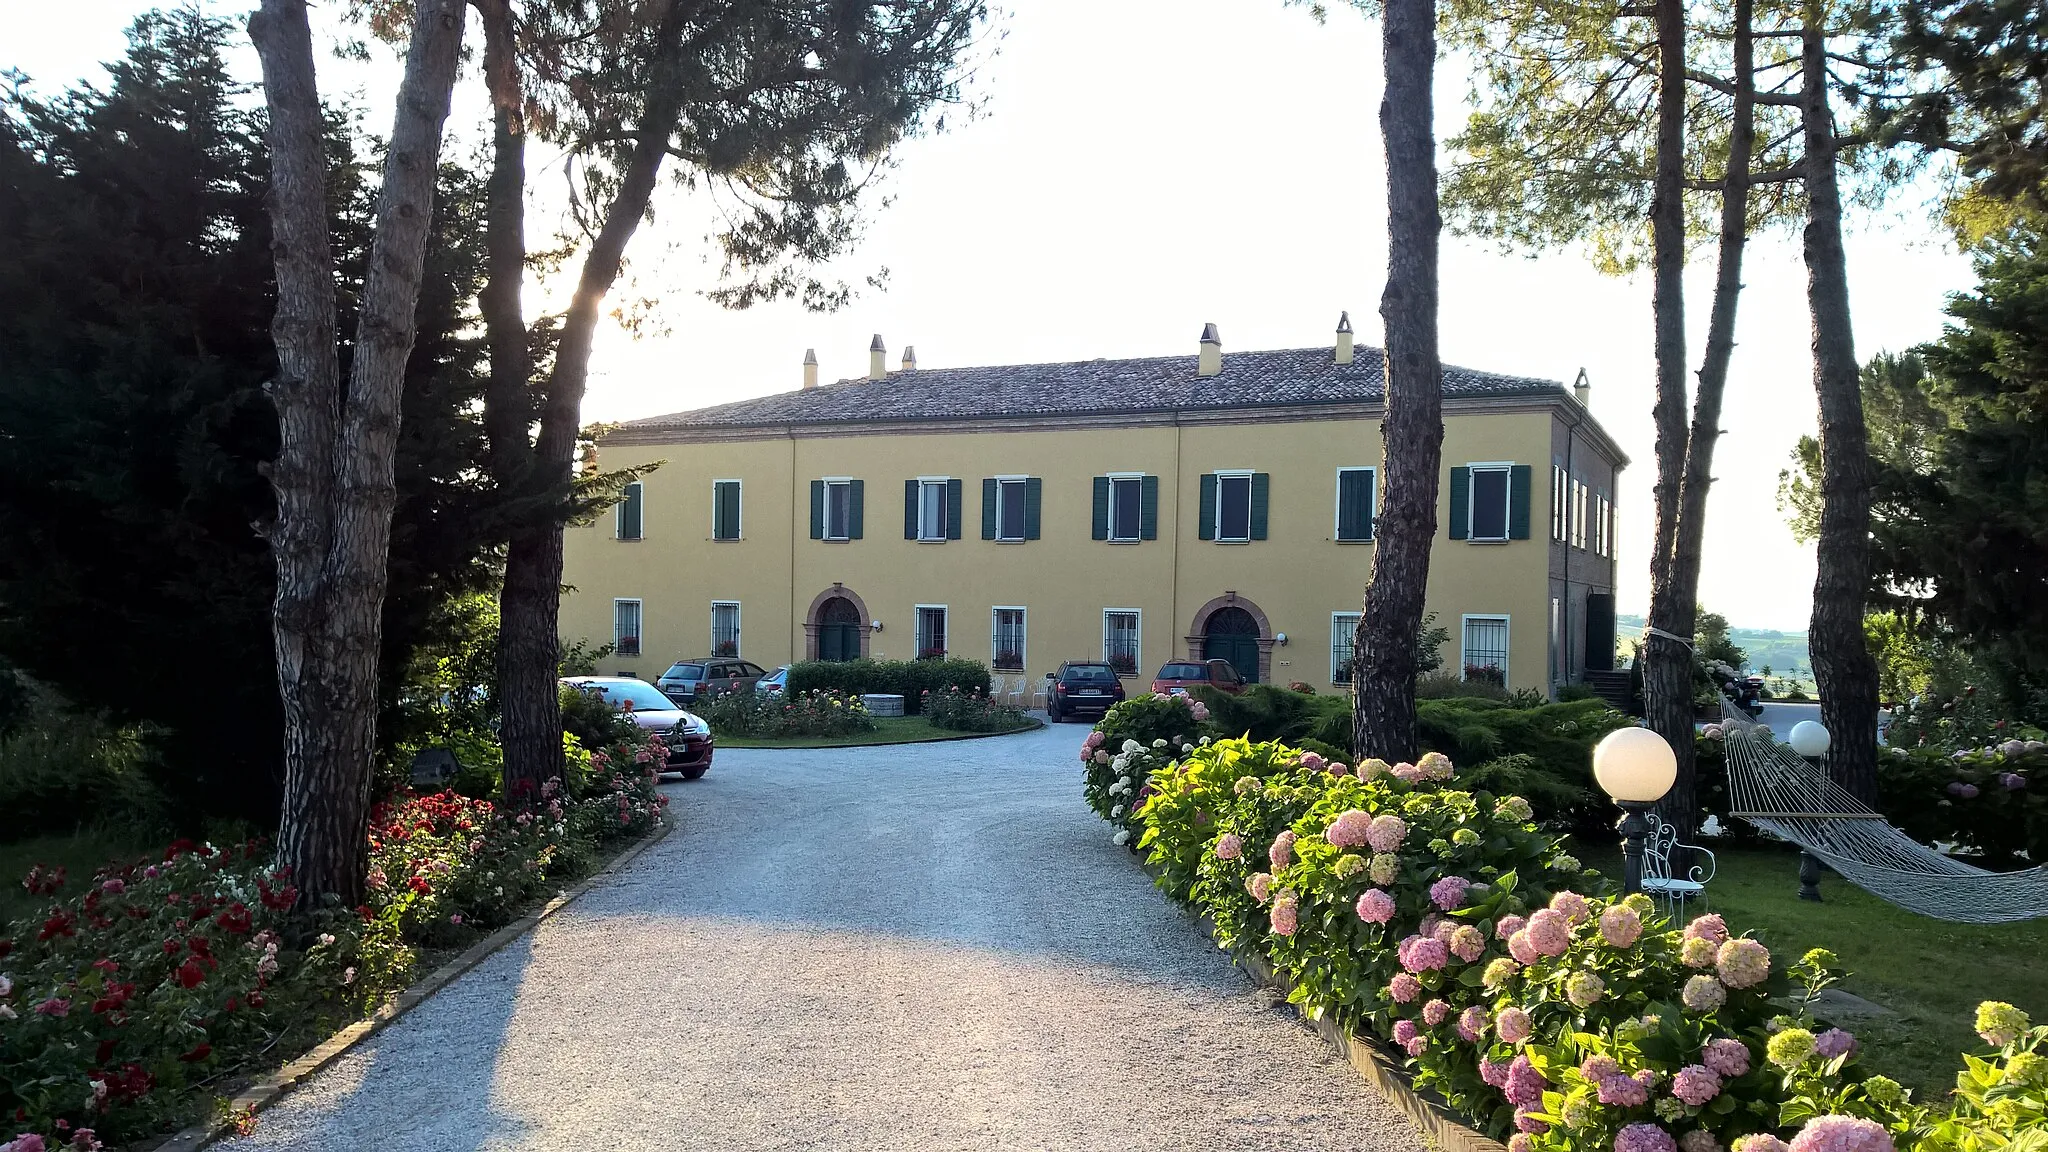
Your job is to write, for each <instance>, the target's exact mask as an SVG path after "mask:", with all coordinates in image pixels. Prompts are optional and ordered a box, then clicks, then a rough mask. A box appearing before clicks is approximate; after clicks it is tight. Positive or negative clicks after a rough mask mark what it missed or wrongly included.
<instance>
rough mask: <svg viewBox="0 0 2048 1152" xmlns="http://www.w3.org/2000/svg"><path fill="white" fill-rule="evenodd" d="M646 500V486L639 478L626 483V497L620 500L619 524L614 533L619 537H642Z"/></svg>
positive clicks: (626, 538)
mask: <svg viewBox="0 0 2048 1152" xmlns="http://www.w3.org/2000/svg"><path fill="white" fill-rule="evenodd" d="M644 500H645V496H644V487H643V485H641V483H640V482H639V481H638V480H635V481H633V482H632V483H631V484H628V485H626V491H625V498H624V499H622V500H620V501H619V516H618V526H617V529H616V531H615V533H614V534H615V535H616V536H617V537H618V538H619V539H621V540H638V539H640V538H641V537H642V535H643V534H642V532H641V518H642V515H643V502H644Z"/></svg>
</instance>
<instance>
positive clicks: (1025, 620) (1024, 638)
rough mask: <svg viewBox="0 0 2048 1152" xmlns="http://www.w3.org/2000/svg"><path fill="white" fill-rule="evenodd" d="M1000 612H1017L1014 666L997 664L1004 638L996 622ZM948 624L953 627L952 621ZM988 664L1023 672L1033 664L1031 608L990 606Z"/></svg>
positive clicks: (997, 668)
mask: <svg viewBox="0 0 2048 1152" xmlns="http://www.w3.org/2000/svg"><path fill="white" fill-rule="evenodd" d="M998 612H1015V613H1016V614H1017V665H1016V667H1014V668H1004V667H999V666H998V665H997V664H996V653H997V652H999V651H1001V649H1000V648H999V647H998V643H999V642H1000V641H1001V639H1002V630H1001V629H1000V628H999V627H998V626H997V623H996V614H997V613H998ZM947 626H948V627H951V623H950V622H948V625H947ZM988 666H989V667H990V668H992V669H995V670H997V671H1001V672H1022V671H1023V670H1024V669H1026V668H1029V667H1030V666H1031V610H1030V609H1029V608H1027V607H1025V606H1024V605H1022V604H997V605H994V606H992V607H990V608H989V610H988Z"/></svg>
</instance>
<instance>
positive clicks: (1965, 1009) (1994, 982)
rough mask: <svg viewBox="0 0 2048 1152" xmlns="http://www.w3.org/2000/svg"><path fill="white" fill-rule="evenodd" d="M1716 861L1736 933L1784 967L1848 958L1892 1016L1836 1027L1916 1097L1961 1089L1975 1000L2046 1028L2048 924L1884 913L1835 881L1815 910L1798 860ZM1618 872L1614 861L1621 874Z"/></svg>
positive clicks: (1734, 857)
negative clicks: (1811, 957)
mask: <svg viewBox="0 0 2048 1152" xmlns="http://www.w3.org/2000/svg"><path fill="white" fill-rule="evenodd" d="M1716 852H1717V855H1718V856H1719V864H1720V871H1719V872H1718V873H1717V874H1716V875H1715V876H1714V880H1713V883H1712V884H1710V885H1709V886H1708V894H1709V896H1710V897H1711V898H1712V910H1713V911H1715V912H1719V913H1720V914H1721V915H1723V916H1725V917H1726V918H1727V920H1728V926H1729V927H1730V928H1731V929H1733V930H1734V931H1736V932H1743V931H1748V930H1754V931H1755V934H1756V935H1757V936H1758V937H1760V938H1761V939H1762V940H1763V941H1764V942H1765V943H1767V944H1769V945H1770V947H1771V951H1772V953H1773V954H1774V955H1776V956H1778V957H1780V958H1783V959H1790V958H1793V957H1797V956H1799V955H1801V954H1803V953H1804V952H1805V951H1806V950H1807V949H1809V948H1827V949H1829V950H1831V951H1833V952H1834V953H1835V955H1837V956H1839V957H1841V961H1842V967H1843V968H1844V969H1846V970H1847V971H1848V972H1849V973H1850V975H1849V977H1848V978H1847V979H1845V980H1844V981H1843V982H1842V984H1841V987H1842V988H1843V990H1845V991H1848V992H1851V993H1854V994H1855V995H1857V996H1861V997H1863V998H1864V999H1866V1000H1871V1001H1875V1002H1876V1003H1878V1004H1881V1005H1883V1006H1885V1007H1887V1008H1890V1009H1891V1010H1892V1011H1893V1012H1896V1013H1897V1015H1896V1016H1878V1017H1858V1018H1856V1019H1854V1020H1850V1019H1844V1020H1841V1021H1839V1023H1840V1024H1841V1025H1842V1026H1843V1027H1845V1028H1847V1029H1849V1030H1850V1031H1852V1032H1854V1033H1856V1035H1857V1036H1858V1038H1860V1039H1861V1040H1862V1041H1863V1043H1864V1048H1863V1051H1864V1059H1865V1060H1866V1061H1867V1062H1868V1064H1869V1065H1870V1066H1871V1067H1872V1068H1874V1069H1875V1070H1877V1071H1879V1072H1883V1073H1885V1074H1886V1075H1889V1076H1891V1077H1893V1078H1895V1079H1897V1080H1899V1081H1900V1082H1902V1083H1904V1084H1906V1085H1907V1086H1909V1087H1912V1088H1914V1089H1916V1090H1917V1094H1918V1095H1919V1097H1920V1098H1921V1099H1923V1100H1932V1099H1936V1098H1938V1097H1940V1096H1943V1095H1945V1094H1946V1093H1947V1092H1948V1091H1949V1089H1951V1088H1953V1087H1955V1074H1956V1072H1957V1070H1958V1069H1959V1068H1960V1067H1961V1066H1962V1059H1961V1057H1960V1055H1959V1053H1961V1052H1964V1051H1978V1050H1980V1049H1982V1048H1983V1042H1982V1041H1981V1040H1979V1039H1978V1038H1977V1036H1976V1034H1975V1033H1973V1032H1972V1031H1971V1030H1970V1024H1971V1021H1972V1019H1973V1018H1974V1016H1975V1014H1976V1011H1977V1004H1978V1002H1979V1001H1982V1000H2004V1001H2008V1002H2010V1003H2012V1004H2016V1005H2018V1006H2019V1007H2020V1008H2022V1009H2025V1010H2026V1011H2027V1012H2028V1013H2030V1014H2031V1015H2032V1016H2033V1017H2034V1019H2035V1020H2037V1021H2039V1020H2048V959H2044V958H2048V919H2044V920H2032V921H2023V922H2021V923H2017V924H1952V923H1948V922H1946V921H1941V920H1933V919H1929V918H1928V917H1925V916H1919V915H1916V914H1914V913H1911V912H1907V911H1905V910H1904V909H1902V908H1898V907H1895V906H1893V905H1891V904H1887V903H1885V902H1884V901H1882V900H1880V899H1878V898H1877V897H1875V896H1872V895H1870V894H1869V893H1867V892H1864V891H1862V890H1861V889H1859V888H1856V887H1854V886H1852V885H1850V884H1849V883H1848V882H1847V881H1845V880H1843V879H1842V878H1841V877H1839V876H1836V875H1834V874H1833V873H1828V874H1827V875H1826V876H1825V877H1824V878H1823V879H1822V881H1821V886H1820V887H1821V897H1822V902H1821V903H1819V904H1814V903H1811V902H1808V901H1803V900H1800V899H1799V897H1798V891H1799V875H1798V874H1799V856H1798V854H1797V853H1796V852H1793V851H1790V850H1787V849H1784V848H1778V847H1750V848H1736V847H1732V846H1731V847H1729V848H1727V849H1725V850H1722V849H1718V848H1717V849H1716ZM1586 855H1588V856H1591V855H1592V853H1587V854H1586ZM1617 856H1618V853H1617ZM1597 863H1598V866H1600V867H1603V868H1605V867H1607V863H1606V862H1605V861H1599V862H1597ZM1619 864H1620V861H1619V860H1618V859H1617V860H1615V861H1614V865H1615V868H1616V870H1617V871H1618V868H1619Z"/></svg>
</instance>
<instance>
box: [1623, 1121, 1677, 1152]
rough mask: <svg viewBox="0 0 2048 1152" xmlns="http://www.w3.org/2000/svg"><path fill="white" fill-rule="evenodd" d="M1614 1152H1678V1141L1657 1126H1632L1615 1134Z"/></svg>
mask: <svg viewBox="0 0 2048 1152" xmlns="http://www.w3.org/2000/svg"><path fill="white" fill-rule="evenodd" d="M1614 1152H1678V1141H1676V1140H1673V1139H1672V1138H1671V1133H1669V1132H1666V1131H1665V1130H1664V1129H1662V1128H1659V1127H1658V1126H1657V1125H1655V1124H1631V1125H1629V1126H1628V1127H1626V1128H1623V1129H1622V1130H1621V1131H1620V1132H1618V1133H1616V1134H1615V1137H1614Z"/></svg>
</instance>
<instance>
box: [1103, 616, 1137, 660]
mask: <svg viewBox="0 0 2048 1152" xmlns="http://www.w3.org/2000/svg"><path fill="white" fill-rule="evenodd" d="M1111 616H1129V617H1130V618H1131V619H1132V621H1133V622H1134V623H1135V625H1136V626H1135V627H1133V628H1132V629H1131V670H1130V671H1129V672H1127V673H1126V672H1118V673H1117V675H1119V676H1126V675H1128V676H1137V675H1139V674H1140V673H1142V672H1143V671H1144V670H1145V664H1144V661H1145V610H1144V609H1143V608H1104V609H1103V610H1102V662H1103V663H1105V664H1108V665H1109V666H1110V668H1111V669H1112V670H1114V669H1115V668H1116V665H1115V664H1114V663H1113V662H1112V661H1111V660H1110V657H1111V656H1112V655H1113V653H1112V652H1111V651H1110V647H1109V637H1110V633H1109V618H1110V617H1111Z"/></svg>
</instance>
